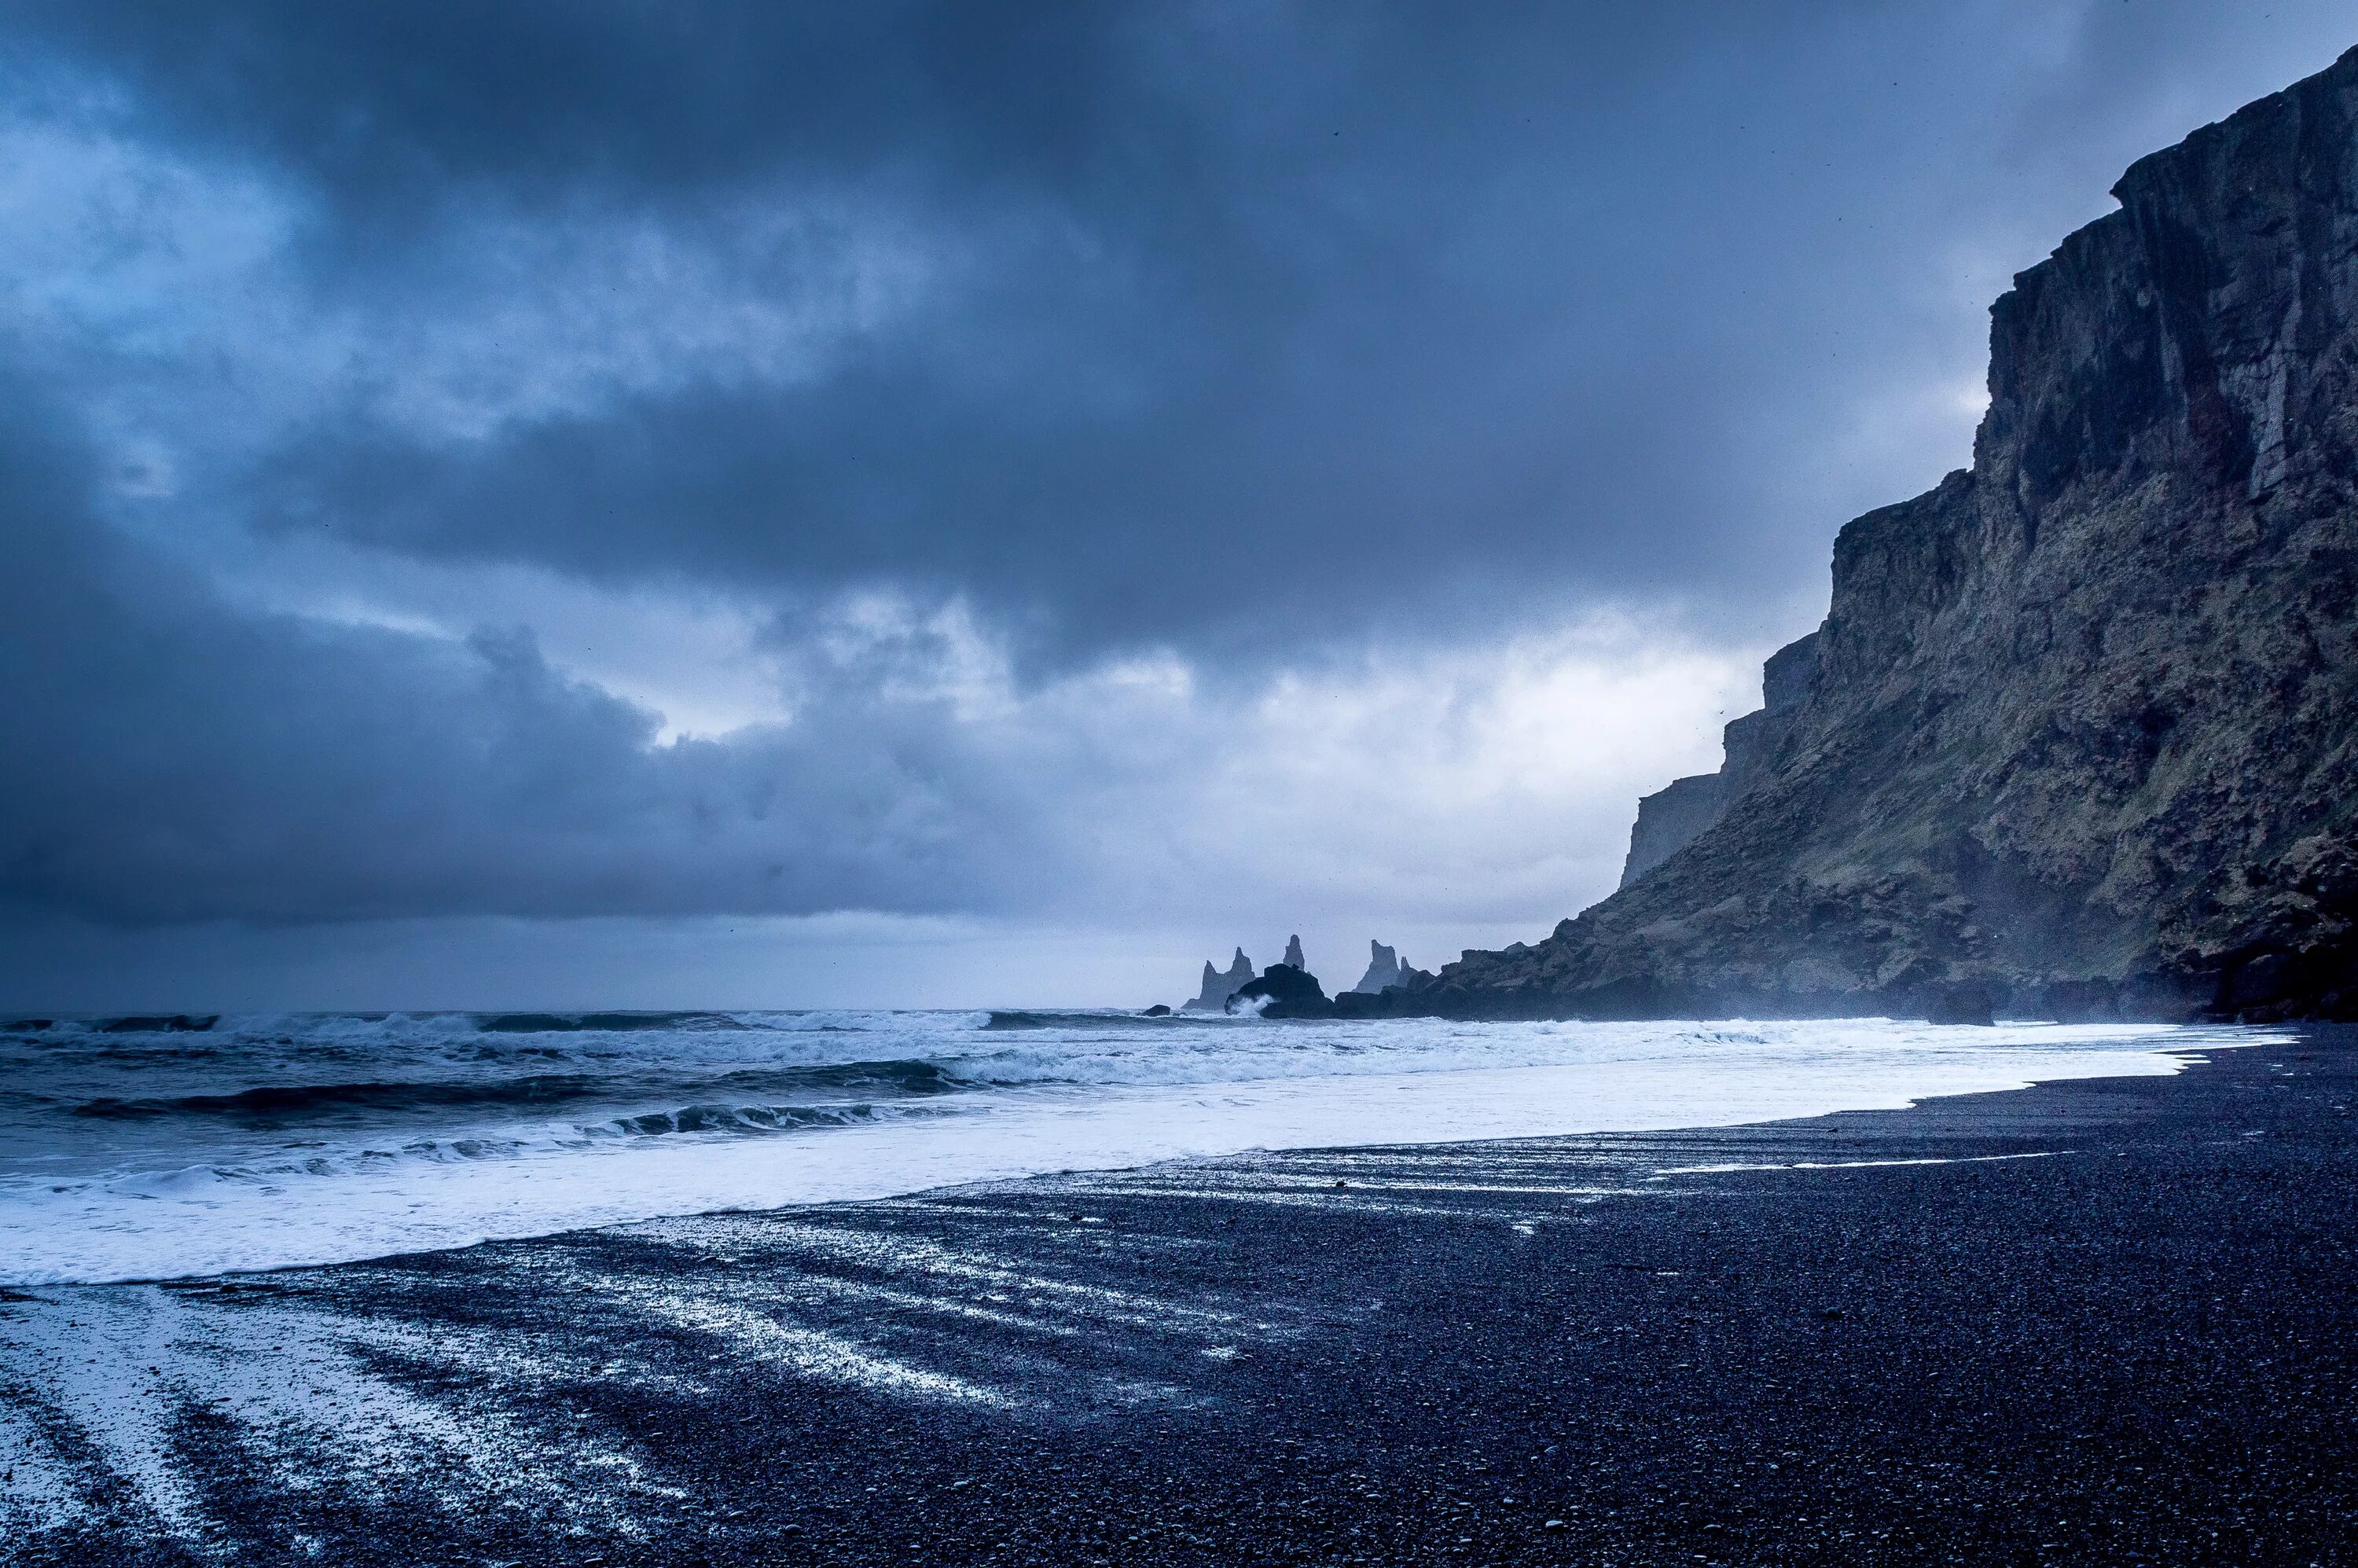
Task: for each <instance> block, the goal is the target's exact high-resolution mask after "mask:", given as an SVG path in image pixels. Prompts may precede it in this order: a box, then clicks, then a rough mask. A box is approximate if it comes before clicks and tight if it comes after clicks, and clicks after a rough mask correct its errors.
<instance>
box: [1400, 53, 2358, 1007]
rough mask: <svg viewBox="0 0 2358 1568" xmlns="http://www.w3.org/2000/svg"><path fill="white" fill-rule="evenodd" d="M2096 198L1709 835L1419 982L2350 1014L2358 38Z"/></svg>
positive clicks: (1477, 1000)
mask: <svg viewBox="0 0 2358 1568" xmlns="http://www.w3.org/2000/svg"><path fill="white" fill-rule="evenodd" d="M2114 194H2115V196H2116V197H2117V198H2118V199H2119V200H2120V201H2121V204H2122V205H2121V210H2120V211H2116V212H2114V213H2112V214H2110V215H2108V216H2106V217H2104V218H2103V219H2100V220H2099V221H2097V222H2094V223H2092V224H2090V225H2089V226H2088V227H2086V228H2084V229H2082V230H2081V231H2080V232H2077V233H2075V234H2073V235H2071V237H2070V238H2069V239H2067V240H2066V241H2065V242H2064V243H2063V244H2062V245H2061V247H2060V248H2059V249H2058V250H2057V251H2056V252H2055V254H2053V255H2052V256H2051V257H2050V259H2048V260H2047V261H2045V262H2043V263H2041V264H2040V265H2038V266H2035V267H2033V268H2031V269H2030V270H2029V271H2028V272H2025V273H2023V274H2021V275H2020V276H2017V278H2016V279H2015V287H2014V288H2013V289H2012V290H2011V291H2010V292H2008V293H2007V294H2006V295H2005V296H2004V297H2001V298H2000V299H1999V300H1998V301H1997V304H1996V307H1995V308H1993V311H1992V317H1993V321H1992V330H1991V355H1990V373H1989V385H1990V395H1991V403H1990V407H1989V411H1988V413H1987V415H1986V416H1985V418H1984V420H1983V422H1982V425H1981V428H1980V430H1979V432H1978V434H1977V436H1976V438H1975V440H1974V463H1973V467H1972V468H1971V469H1970V470H1964V471H1960V472H1957V473H1953V474H1952V475H1950V476H1949V477H1948V478H1947V479H1946V480H1944V481H1942V482H1941V484H1940V485H1939V486H1938V487H1937V488H1935V489H1934V490H1932V491H1931V492H1928V493H1926V494H1923V495H1920V496H1918V497H1917V498H1915V499H1914V500H1912V501H1908V502H1904V503H1900V504H1898V505H1897V506H1892V507H1887V508H1886V509H1884V510H1882V511H1879V512H1874V513H1870V514H1867V515H1866V516H1864V517H1861V518H1859V519H1857V520H1856V521H1855V522H1853V523H1852V524H1849V525H1848V526H1847V527H1845V528H1844V530H1843V531H1842V534H1841V536H1840V538H1839V539H1838V540H1837V542H1836V544H1835V546H1834V559H1833V602H1832V608H1831V611H1830V612H1829V613H1828V615H1827V617H1826V620H1825V622H1824V624H1823V627H1822V628H1821V629H1820V631H1819V632H1818V633H1816V635H1815V638H1814V642H1813V643H1812V646H1811V653H1812V656H1813V658H1814V664H1815V668H1814V670H1813V671H1811V672H1809V673H1807V674H1806V675H1805V676H1802V678H1801V686H1802V689H1801V691H1800V692H1798V693H1789V695H1790V696H1792V697H1793V700H1792V702H1791V703H1790V708H1788V709H1787V710H1786V711H1784V712H1782V713H1781V714H1779V713H1777V712H1776V711H1775V709H1776V707H1777V704H1776V703H1775V701H1774V700H1773V697H1774V693H1773V692H1772V694H1771V695H1772V701H1771V703H1770V704H1769V708H1768V710H1766V711H1765V712H1764V715H1756V716H1754V718H1755V719H1764V718H1765V719H1768V720H1770V722H1768V723H1765V724H1762V725H1758V726H1755V729H1756V730H1758V731H1759V732H1758V733H1756V734H1753V735H1751V736H1749V737H1748V738H1747V741H1746V744H1747V745H1748V746H1749V747H1750V748H1751V752H1752V754H1751V756H1750V758H1749V760H1748V761H1747V763H1746V766H1745V769H1743V770H1738V769H1735V768H1731V769H1730V770H1728V772H1727V773H1723V774H1722V775H1717V777H1718V778H1719V784H1718V785H1717V788H1718V789H1719V790H1720V792H1721V795H1722V798H1721V799H1720V800H1719V801H1718V803H1717V806H1716V809H1714V811H1712V812H1711V813H1709V814H1708V815H1709V816H1710V821H1709V824H1708V826H1706V827H1703V828H1702V829H1701V830H1699V831H1698V832H1696V833H1695V834H1694V836H1693V838H1691V839H1690V840H1688V841H1685V842H1683V843H1682V844H1679V845H1678V846H1676V847H1675V848H1674V849H1672V850H1671V852H1670V853H1668V854H1667V855H1666V856H1665V857H1664V858H1663V859H1661V860H1660V862H1659V863H1658V864H1655V865H1653V866H1651V867H1650V869H1643V870H1641V871H1639V874H1638V875H1636V876H1634V877H1633V878H1631V879H1630V880H1629V881H1628V883H1627V885H1625V887H1624V888H1623V890H1622V891H1621V892H1617V893H1616V894H1615V895H1614V896H1613V897H1611V898H1609V899H1607V900H1606V901H1605V902H1604V903H1600V904H1598V905H1596V906H1595V907H1594V908H1592V909H1590V910H1588V911H1587V912H1585V914H1581V915H1580V916H1579V917H1578V918H1576V919H1574V920H1568V921H1565V922H1564V923H1563V924H1562V925H1559V926H1558V927H1557V928H1556V931H1555V933H1554V935H1552V936H1551V937H1549V938H1548V939H1547V940H1546V941H1545V942H1542V943H1541V944H1538V945H1536V946H1532V947H1531V948H1529V949H1527V950H1525V951H1522V952H1520V953H1514V952H1509V953H1505V954H1478V953H1470V954H1468V955H1467V956H1466V958H1465V960H1463V961H1462V962H1460V963H1457V964H1453V965H1450V966H1448V967H1447V968H1444V970H1443V971H1442V973H1441V975H1440V977H1439V978H1438V979H1437V980H1436V981H1435V983H1434V984H1433V985H1432V986H1430V987H1428V988H1425V989H1424V990H1422V992H1421V993H1420V999H1419V1000H1420V1006H1422V1007H1428V1008H1431V1009H1432V1010H1434V1011H1455V1012H1469V1013H1478V1014H1490V1015H1496V1014H1560V1015H1586V1016H1605V1015H1614V1014H1619V1015H1631V1014H1650V1013H1651V1014H1660V1013H1693V1012H1702V1013H1706V1014H1709V1013H1728V1012H1753V1013H1768V1012H1785V1013H1827V1012H1859V1011H1900V1012H1907V1013H1914V1014H1925V1013H1931V1014H1934V1015H1941V1014H1944V1013H1945V1014H1953V1015H1957V1016H1969V1015H1971V1014H1973V1013H1974V1012H1975V1011H1979V1010H1980V1009H1982V1008H1984V1007H1986V1006H1996V1007H1997V1008H1998V1009H1999V1010H2000V1011H2006V1010H2017V1011H2023V1012H2026V1013H2033V1014H2043V1015H2049V1016H2104V1015H2108V1014H2115V1013H2119V1014H2134V1015H2144V1016H2191V1015H2195V1014H2200V1013H2205V1012H2211V1013H2227V1014H2241V1015H2243V1016H2257V1017H2266V1016H2274V1015H2277V1014H2278V1013H2280V1012H2285V1011H2319V1012H2325V1013H2331V1014H2336V1015H2349V1014H2351V1013H2353V1012H2358V964H2353V941H2352V935H2351V933H2352V930H2353V914H2358V50H2353V52H2352V54H2350V55H2345V56H2344V57H2343V58H2342V59H2341V60H2340V61H2339V62H2337V63H2336V64H2335V65H2334V66H2333V67H2332V68H2331V70H2327V71H2325V72H2323V73H2322V74H2320V75H2319V76H2317V77H2313V78H2311V79H2309V81H2304V82H2301V83H2299V85H2297V86H2295V87H2293V88H2291V89H2289V90H2288V91H2287V92H2282V93H2278V94H2277V95H2276V96H2274V97H2270V98H2267V99H2264V100H2262V101H2261V102H2259V103H2255V104H2253V105H2251V106H2250V107H2248V108H2246V109H2244V111H2242V112H2241V113H2239V114H2236V115H2234V117H2233V118H2231V119H2229V120H2227V121H2225V122H2223V124H2216V125H2212V126H2207V127H2205V128H2204V129H2202V130H2201V131H2198V132H2196V133H2195V134H2194V135H2192V136H2190V137H2189V138H2188V139H2187V140H2186V141H2185V142H2183V143H2182V144H2180V146H2176V147H2173V148H2171V149H2169V151H2166V152H2162V153H2158V154H2156V155H2154V156H2153V157H2147V158H2146V159H2144V160H2142V161H2141V162H2139V163H2137V164H2136V166H2135V167H2134V168H2131V169H2130V170H2129V171H2128V173H2127V174H2126V175H2125V177H2124V178H2122V180H2121V181H2120V183H2119V184H2118V185H2117V186H2116V187H2115V190H2114ZM1790 673H1791V672H1790V670H1789V671H1788V672H1787V674H1788V675H1789V676H1790ZM1774 684H1775V682H1774V679H1773V678H1772V681H1771V685H1772V686H1773V685H1774ZM1745 723H1747V720H1738V721H1737V724H1738V725H1742V724H1745ZM1736 728H1737V725H1731V726H1730V727H1729V729H1730V732H1731V733H1730V741H1731V744H1730V748H1729V751H1730V762H1731V763H1734V762H1736V753H1737V750H1738V747H1737V744H1736V734H1735V731H1736ZM1739 772H1740V773H1743V775H1744V776H1743V777H1742V779H1741V781H1740V786H1739V787H1731V785H1735V784H1739V781H1737V780H1735V779H1731V778H1730V777H1729V774H1730V773H1739ZM1682 782H1683V781H1682ZM1655 798H1657V799H1659V798H1660V797H1655ZM1637 849H1638V845H1637V844H1636V843H1635V842H1633V844H1632V858H1633V865H1634V864H1635V861H1636V860H1637Z"/></svg>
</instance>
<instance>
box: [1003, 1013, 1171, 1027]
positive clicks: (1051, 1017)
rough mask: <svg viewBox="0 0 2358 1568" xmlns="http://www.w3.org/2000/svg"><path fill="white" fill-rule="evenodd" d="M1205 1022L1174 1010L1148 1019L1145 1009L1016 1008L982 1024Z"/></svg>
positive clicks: (1151, 1024) (1154, 1024)
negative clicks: (1041, 1009)
mask: <svg viewBox="0 0 2358 1568" xmlns="http://www.w3.org/2000/svg"><path fill="white" fill-rule="evenodd" d="M1198 1022H1206V1021H1205V1020H1203V1019H1202V1018H1200V1017H1192V1016H1191V1017H1186V1018H1181V1017H1180V1016H1179V1015H1178V1014H1176V1013H1174V1014H1172V1015H1171V1016H1169V1017H1166V1018H1149V1017H1147V1016H1146V1015H1145V1014H1144V1013H1142V1012H1018V1011H1001V1012H992V1013H990V1014H988V1015H987V1016H986V1017H985V1018H984V1020H983V1022H982V1024H981V1028H982V1029H984V1030H985V1031H994V1030H1003V1029H1105V1028H1115V1029H1156V1030H1168V1029H1170V1028H1172V1027H1173V1026H1174V1024H1175V1023H1198Z"/></svg>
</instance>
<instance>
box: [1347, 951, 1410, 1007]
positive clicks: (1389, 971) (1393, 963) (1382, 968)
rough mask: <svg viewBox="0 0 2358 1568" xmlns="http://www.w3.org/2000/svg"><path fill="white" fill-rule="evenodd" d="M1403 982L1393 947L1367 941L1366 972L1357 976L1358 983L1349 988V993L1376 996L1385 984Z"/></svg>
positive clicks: (1398, 961)
mask: <svg viewBox="0 0 2358 1568" xmlns="http://www.w3.org/2000/svg"><path fill="white" fill-rule="evenodd" d="M1402 983H1404V982H1403V981H1402V979H1401V960H1400V954H1399V953H1398V952H1397V951H1395V950H1394V949H1392V948H1390V947H1387V946H1384V945H1383V944H1382V943H1380V942H1377V941H1372V940H1371V941H1369V942H1368V972H1367V973H1366V974H1364V975H1361V976H1360V977H1359V983H1358V984H1357V985H1356V986H1353V987H1352V988H1351V994H1353V995H1357V996H1378V995H1380V994H1381V993H1382V991H1383V989H1384V988H1385V987H1386V986H1396V985H1401V984H1402Z"/></svg>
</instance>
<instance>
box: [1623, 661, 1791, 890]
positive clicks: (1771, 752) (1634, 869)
mask: <svg viewBox="0 0 2358 1568" xmlns="http://www.w3.org/2000/svg"><path fill="white" fill-rule="evenodd" d="M1817 668H1818V634H1817V633H1815V632H1812V633H1810V634H1809V635H1808V636H1806V637H1803V638H1801V640H1800V641H1799V642H1795V643H1787V644H1786V645H1785V646H1784V647H1781V648H1779V649H1778V650H1777V651H1776V652H1775V653H1774V654H1770V655H1769V656H1768V664H1766V665H1763V666H1761V671H1760V708H1758V711H1756V712H1752V713H1747V714H1746V715H1745V716H1744V717H1743V718H1741V719H1731V720H1730V721H1729V722H1728V724H1727V727H1726V728H1725V729H1724V730H1721V731H1720V746H1721V750H1722V752H1723V753H1724V755H1725V762H1722V763H1721V765H1720V769H1719V771H1718V772H1717V773H1697V774H1695V775H1693V777H1691V778H1683V779H1672V780H1671V782H1670V784H1667V785H1666V786H1664V787H1663V788H1661V789H1659V790H1656V791H1655V792H1654V793H1653V794H1652V795H1647V796H1645V797H1644V798H1643V799H1641V800H1639V802H1638V822H1637V826H1636V827H1632V828H1630V829H1629V855H1628V859H1627V860H1624V861H1623V862H1622V864H1621V885H1622V886H1623V887H1625V888H1626V887H1628V885H1629V884H1630V883H1631V882H1634V881H1637V880H1638V879H1639V877H1642V876H1644V875H1645V874H1646V873H1647V872H1648V871H1652V870H1653V869H1654V868H1655V867H1656V866H1659V865H1660V864H1661V863H1662V862H1663V861H1664V860H1669V859H1670V858H1671V856H1672V855H1675V854H1677V853H1678V852H1679V851H1680V850H1681V849H1684V848H1686V846H1687V845H1689V844H1690V843H1693V841H1694V840H1695V839H1696V838H1699V837H1701V835H1702V834H1703V831H1704V829H1705V828H1707V827H1711V826H1712V824H1714V823H1715V822H1717V821H1718V820H1719V819H1720V818H1721V817H1722V816H1725V815H1726V813H1727V807H1728V805H1729V803H1730V802H1732V801H1735V800H1737V799H1740V798H1741V797H1742V796H1743V795H1744V793H1745V792H1746V791H1747V790H1748V789H1750V788H1751V787H1752V785H1753V784H1754V783H1755V782H1756V781H1758V779H1759V778H1760V777H1761V776H1762V775H1763V774H1764V773H1767V772H1768V765H1769V763H1770V762H1772V761H1773V760H1774V759H1775V758H1776V755H1777V749H1778V747H1779V746H1780V745H1782V744H1783V743H1784V740H1785V732H1786V730H1789V729H1790V728H1791V727H1792V718H1793V714H1794V712H1795V711H1796V710H1797V709H1799V708H1800V707H1801V699H1802V698H1803V697H1807V696H1808V695H1809V693H1810V681H1811V679H1812V676H1815V675H1816V674H1817Z"/></svg>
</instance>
